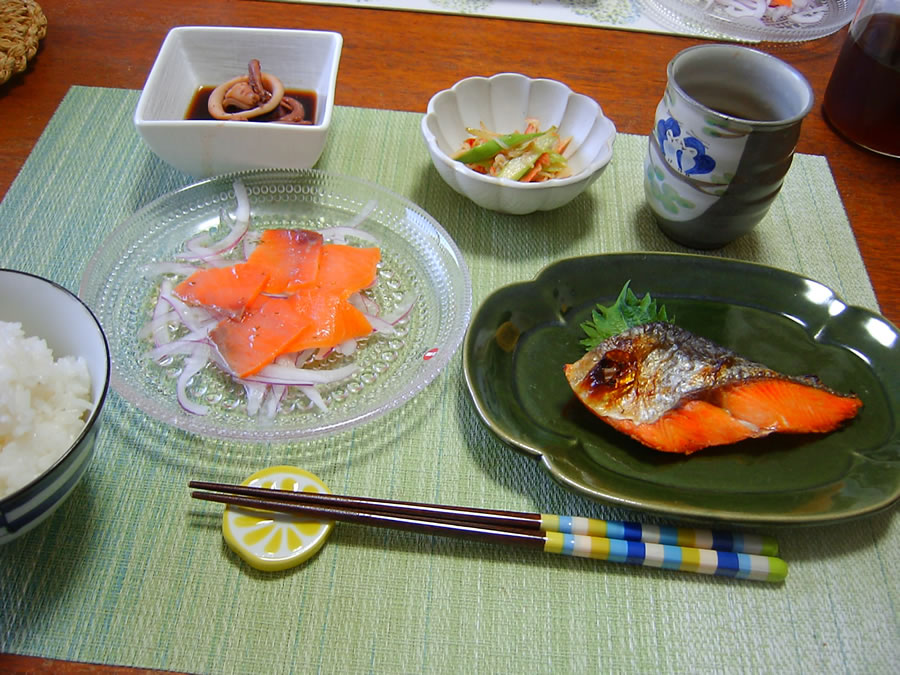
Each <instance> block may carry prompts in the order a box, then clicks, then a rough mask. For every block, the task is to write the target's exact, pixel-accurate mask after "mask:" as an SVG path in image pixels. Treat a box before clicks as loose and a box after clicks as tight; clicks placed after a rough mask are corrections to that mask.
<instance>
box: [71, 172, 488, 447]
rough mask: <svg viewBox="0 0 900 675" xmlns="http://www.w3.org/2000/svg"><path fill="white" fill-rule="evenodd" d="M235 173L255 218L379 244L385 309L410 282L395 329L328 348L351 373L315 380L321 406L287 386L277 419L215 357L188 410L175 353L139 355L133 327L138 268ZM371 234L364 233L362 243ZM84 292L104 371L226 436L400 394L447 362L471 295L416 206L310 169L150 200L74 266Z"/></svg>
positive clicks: (283, 426)
mask: <svg viewBox="0 0 900 675" xmlns="http://www.w3.org/2000/svg"><path fill="white" fill-rule="evenodd" d="M235 178H240V179H241V180H242V181H243V183H244V185H245V186H246V188H247V191H248V193H249V197H250V205H251V225H250V228H251V230H264V229H268V228H305V229H324V228H329V227H335V226H341V225H346V224H348V223H354V222H355V221H359V220H360V219H361V218H360V217H359V215H360V214H361V213H364V212H368V211H369V210H370V209H371V212H368V213H367V215H365V217H364V218H362V219H361V220H362V222H360V223H359V224H358V225H357V227H358V228H359V229H360V230H362V231H364V232H365V233H368V234H369V235H371V236H374V237H375V238H376V239H377V240H378V242H379V246H380V248H381V252H382V262H381V264H380V265H379V272H378V280H377V283H376V284H375V286H374V288H373V289H371V290H370V291H367V293H371V294H372V295H373V297H374V299H375V300H376V302H378V304H379V306H380V307H381V309H382V311H384V312H386V313H387V312H390V311H391V309H392V308H394V307H395V306H397V305H398V304H399V303H401V302H402V298H404V297H405V296H407V294H409V293H413V294H414V295H415V296H416V301H415V304H414V305H413V308H412V311H411V312H410V314H409V315H408V317H407V318H406V319H404V320H403V321H401V322H400V323H399V324H398V325H397V332H396V334H394V335H384V336H373V337H370V338H367V339H365V340H364V341H363V342H361V343H360V345H359V348H358V349H357V350H356V352H355V353H354V354H352V355H351V356H333V357H330V358H331V359H333V363H331V364H328V365H329V367H330V366H331V365H333V366H334V367H338V366H341V365H346V364H347V363H350V362H352V363H355V364H356V365H357V366H358V367H359V369H358V371H357V372H356V373H355V374H354V375H353V376H351V378H349V379H347V380H344V381H341V382H338V383H334V384H329V385H323V386H321V387H320V393H321V394H322V396H323V398H324V400H325V403H326V404H327V410H325V411H322V410H320V409H319V408H317V407H316V406H315V405H312V404H311V402H310V401H309V400H308V399H307V398H306V397H305V395H303V394H302V393H301V392H289V393H288V394H287V395H286V396H285V397H284V398H283V399H282V401H281V404H280V410H279V413H278V414H277V415H276V416H275V417H274V418H273V419H267V418H265V417H264V416H249V415H248V413H247V406H246V394H245V392H244V390H243V387H241V386H240V385H238V384H236V383H235V382H234V381H233V380H232V379H231V378H230V377H229V376H228V375H226V374H225V373H224V372H223V371H221V370H220V369H219V368H218V367H216V366H215V365H212V364H209V365H207V367H206V368H204V369H203V370H202V371H201V372H200V373H198V374H197V375H196V376H195V377H194V378H193V379H192V380H191V382H190V384H189V387H188V392H189V394H190V395H191V396H192V397H193V398H194V400H197V401H198V402H200V403H202V404H203V405H206V406H208V408H209V414H207V415H194V414H190V413H188V412H186V411H184V410H183V409H182V408H181V406H180V405H179V403H178V400H177V396H176V380H177V377H178V374H179V372H180V366H181V362H182V359H180V358H178V359H175V360H174V361H173V362H171V363H168V364H167V365H165V366H161V365H159V364H157V363H156V362H155V361H152V360H151V359H149V358H147V356H146V354H147V351H148V350H149V348H150V347H151V343H150V341H149V339H143V338H142V337H141V329H142V327H144V325H145V324H146V323H147V321H148V320H149V318H150V313H151V310H152V307H153V304H154V302H155V299H156V294H157V291H158V288H159V284H160V281H161V275H160V274H158V273H156V272H148V271H145V270H146V269H147V268H148V266H150V267H152V265H153V264H154V263H162V262H169V261H173V260H175V258H176V255H177V254H178V253H179V252H181V251H182V250H183V249H184V245H185V242H187V241H188V240H189V239H190V238H191V237H193V236H195V235H197V234H198V233H201V232H204V231H209V230H211V229H212V228H215V227H217V226H218V225H219V223H220V214H221V212H223V211H224V212H226V213H233V211H234V208H235V203H236V200H235V194H234V190H233V187H232V185H233V182H234V180H235ZM363 245H371V244H363ZM79 295H80V296H81V298H82V299H83V300H84V301H85V302H86V303H87V304H88V305H89V306H90V307H91V308H92V309H93V310H94V311H95V313H96V314H97V317H98V319H99V320H100V322H101V324H102V325H103V327H104V329H105V330H106V333H107V335H108V336H109V343H110V355H111V359H112V371H111V383H112V385H113V387H114V388H115V389H116V391H118V392H119V393H120V394H121V395H122V396H123V397H124V398H125V399H126V400H128V401H129V402H130V403H132V404H134V405H135V406H137V407H138V408H140V409H141V410H143V411H144V412H145V413H146V414H148V415H150V416H151V417H153V418H156V419H157V420H160V421H162V422H165V423H167V424H171V425H173V426H175V427H178V428H180V429H183V430H185V431H188V432H192V433H195V434H199V435H203V436H210V437H215V438H223V439H239V440H248V441H279V440H285V441H286V440H297V439H309V438H313V437H316V436H321V435H324V434H328V433H333V432H337V431H341V430H345V429H349V428H351V427H354V426H356V425H359V424H362V423H364V422H367V421H370V420H373V419H375V418H377V417H379V416H381V415H383V414H384V413H386V412H388V411H390V410H392V409H394V408H397V407H398V406H400V405H402V404H403V403H405V402H406V401H408V400H409V399H411V398H412V397H413V396H415V395H416V394H417V393H418V392H420V391H421V390H422V389H424V388H425V387H426V385H428V384H429V383H430V382H431V381H432V380H433V379H434V378H435V377H437V375H438V374H439V373H440V372H441V370H442V369H443V368H444V367H445V366H446V365H447V363H448V362H449V361H450V359H451V358H452V357H453V355H454V353H455V352H456V351H457V349H458V348H459V346H460V343H461V342H462V339H463V335H464V333H465V330H466V327H467V325H468V321H469V316H470V312H471V302H472V285H471V279H470V277H469V271H468V268H467V266H466V263H465V261H464V260H463V257H462V254H461V252H460V251H459V249H458V247H457V246H456V244H455V243H454V242H453V240H452V239H451V238H450V236H449V235H448V234H447V232H446V231H445V230H444V229H443V228H442V227H441V225H440V224H439V223H438V222H437V221H435V220H434V219H433V218H432V217H431V216H430V215H428V213H426V212H425V211H424V210H422V209H421V208H419V207H418V206H416V205H415V204H413V203H412V202H410V201H408V200H407V199H405V198H403V197H401V196H399V195H396V194H394V193H392V192H390V191H388V190H385V189H384V188H381V187H379V186H377V185H375V184H373V183H369V182H367V181H363V180H359V179H355V178H350V177H343V176H338V175H334V174H328V173H324V172H321V171H317V170H312V169H311V170H305V171H297V172H288V171H255V172H247V173H239V174H231V175H228V176H222V177H218V178H212V179H209V180H206V181H202V182H199V183H196V184H194V185H191V186H189V187H186V188H184V189H181V190H177V191H175V192H172V193H170V194H167V195H164V196H163V197H160V198H159V199H157V200H156V201H154V202H152V203H151V204H148V205H147V206H145V207H144V208H142V209H141V210H140V211H138V212H137V213H135V214H134V215H133V216H132V217H131V218H129V219H128V220H126V221H125V222H123V223H122V224H121V225H119V226H118V227H117V229H116V230H115V231H114V232H113V233H112V234H111V235H110V236H109V237H107V239H106V240H105V241H104V242H103V243H102V244H101V246H100V248H99V249H98V251H97V253H96V254H95V255H94V257H93V258H92V259H91V260H90V262H89V263H88V265H87V268H86V270H85V273H84V277H83V278H82V282H81V288H80V291H79Z"/></svg>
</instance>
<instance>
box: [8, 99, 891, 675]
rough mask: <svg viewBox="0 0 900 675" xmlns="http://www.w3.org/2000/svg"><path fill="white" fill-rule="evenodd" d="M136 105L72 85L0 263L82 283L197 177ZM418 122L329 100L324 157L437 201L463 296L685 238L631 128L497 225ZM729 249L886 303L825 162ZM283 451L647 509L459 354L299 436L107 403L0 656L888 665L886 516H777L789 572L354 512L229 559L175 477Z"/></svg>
mask: <svg viewBox="0 0 900 675" xmlns="http://www.w3.org/2000/svg"><path fill="white" fill-rule="evenodd" d="M137 97H138V93H137V92H134V91H123V90H112V89H98V88H85V87H75V88H73V89H72V90H71V91H70V92H69V94H68V95H67V96H66V98H65V100H64V101H63V102H62V104H61V105H60V108H59V110H58V111H57V113H56V114H55V115H54V117H53V119H52V120H51V122H50V124H49V125H48V127H47V129H46V131H45V133H44V134H43V135H42V137H41V139H40V141H39V142H38V144H37V146H36V147H35V149H34V152H33V153H32V155H31V157H30V158H29V159H28V161H27V163H26V164H25V166H24V168H23V170H22V172H21V174H20V175H19V177H18V178H17V179H16V181H15V183H14V184H13V186H12V188H11V189H10V191H9V193H8V195H7V196H6V198H5V199H4V201H3V202H2V203H0V266H4V267H11V268H16V269H21V270H26V271H30V272H34V273H37V274H41V275H44V276H47V277H50V278H52V279H54V280H56V281H58V282H60V283H61V284H63V285H65V286H67V287H68V288H70V289H73V290H75V289H77V287H78V282H79V279H80V276H81V273H82V270H83V268H84V264H85V262H86V261H87V259H88V258H89V257H90V256H91V255H92V254H93V252H94V250H95V249H96V247H97V246H98V245H99V243H100V242H101V241H102V239H103V237H104V236H105V235H106V234H108V233H109V232H110V231H111V229H112V228H113V227H115V225H116V224H117V223H118V222H119V221H120V220H121V219H122V218H124V217H126V216H127V215H128V214H130V213H132V212H133V211H134V210H135V209H137V208H139V207H140V206H142V205H143V204H145V203H147V202H148V201H150V200H152V199H154V198H156V197H158V196H160V195H161V194H164V193H165V192H167V191H170V190H172V189H175V188H177V187H180V186H183V185H186V184H188V183H190V182H191V180H190V179H189V178H188V177H187V176H185V175H182V174H179V173H177V172H175V171H173V170H172V169H170V168H169V167H168V166H166V165H165V164H163V163H162V162H161V161H160V160H158V159H157V158H156V157H155V156H153V155H152V154H151V153H150V152H149V151H148V150H147V149H146V148H145V147H144V146H143V144H142V142H141V140H140V138H139V137H138V136H137V134H136V133H135V131H134V129H133V128H132V124H131V115H132V112H133V110H134V106H135V104H136V102H137ZM420 119H421V116H420V115H417V114H411V113H401V112H388V111H375V110H365V109H358V108H347V107H340V108H338V109H337V110H336V113H335V117H334V127H333V131H332V135H331V138H330V141H329V144H328V147H327V149H326V151H325V154H324V155H323V156H322V159H321V160H320V162H319V164H318V168H320V169H323V170H329V171H333V172H337V173H345V174H352V175H356V176H360V177H364V178H368V179H371V180H374V181H376V182H378V183H380V184H382V185H384V186H385V187H387V188H389V189H391V190H394V191H396V192H399V193H401V194H403V195H405V196H407V197H408V198H410V199H412V200H413V201H415V202H416V203H418V204H420V205H422V206H423V207H424V208H425V209H426V210H427V211H429V212H430V213H431V214H432V215H433V216H434V217H435V218H437V220H438V221H439V222H441V223H442V224H443V225H444V226H445V227H446V229H447V230H448V231H449V232H450V234H451V235H452V236H453V237H454V238H455V239H456V241H457V242H458V244H459V245H460V248H461V249H462V251H463V253H464V255H465V256H466V259H467V261H468V263H469V266H470V268H471V272H472V278H473V285H474V296H475V303H476V304H477V303H479V302H480V301H481V300H482V299H483V298H484V297H485V296H486V295H487V294H488V293H490V292H491V291H492V290H494V289H495V288H496V287H498V286H500V285H503V284H506V283H509V282H513V281H519V280H523V279H528V278H531V277H533V276H534V275H535V274H536V273H537V272H538V271H539V270H540V269H541V268H542V267H544V266H545V265H546V264H547V263H549V262H551V261H554V260H557V259H560V258H565V257H569V256H573V255H579V254H587V253H595V252H601V251H602V252H613V251H628V250H639V249H650V250H682V249H680V248H679V247H677V246H675V245H674V244H671V243H670V242H669V241H668V240H667V239H666V238H665V237H663V236H662V235H661V234H660V233H659V232H658V230H657V229H656V227H655V225H654V224H653V222H652V220H651V218H650V216H649V214H648V212H647V211H646V209H645V207H644V206H643V190H642V186H641V175H642V164H643V153H644V151H645V144H646V139H645V138H643V137H640V136H628V135H620V136H619V138H618V140H617V141H616V148H615V158H614V161H613V163H612V165H611V167H610V169H609V170H608V171H607V172H606V173H605V174H604V175H603V176H602V177H601V178H600V180H599V181H598V182H597V183H596V184H595V185H594V186H593V187H592V189H591V190H590V192H589V193H588V194H587V195H585V196H583V197H581V198H579V199H578V200H576V201H575V202H573V203H572V204H571V205H570V206H568V207H565V208H563V209H560V210H558V211H556V212H552V213H547V214H539V215H534V216H527V217H512V216H502V215H498V214H494V213H489V212H486V211H484V210H482V209H480V208H478V207H475V206H473V205H471V204H469V203H468V202H466V201H465V200H463V199H461V198H459V197H458V196H457V195H456V194H455V193H453V192H452V191H451V190H450V189H449V188H447V187H446V186H445V185H444V184H443V183H442V182H441V180H440V178H439V177H438V175H437V173H436V172H435V171H434V169H433V168H432V167H431V165H430V162H429V160H428V157H427V153H426V152H425V149H424V146H423V145H422V141H421V139H420V137H419V129H418V125H419V120H420ZM404 147H405V148H411V151H403V152H400V151H398V148H404ZM360 148H364V149H365V150H366V151H365V152H361V151H360ZM721 255H725V256H729V257H734V258H743V259H748V260H754V261H760V262H765V263H769V264H772V265H775V266H778V267H782V268H785V269H789V270H792V271H795V272H799V273H803V274H806V275H808V276H811V277H813V278H816V279H818V280H820V281H822V282H823V283H825V284H827V285H829V286H831V287H832V288H834V289H836V290H837V291H838V292H839V293H840V294H841V295H842V296H843V298H844V299H845V300H846V301H848V302H850V303H853V304H859V305H863V306H866V307H870V308H873V309H875V308H876V304H875V298H874V295H873V293H872V289H871V286H870V284H869V281H868V278H867V276H866V273H865V269H864V267H863V265H862V261H861V259H860V256H859V253H858V251H857V248H856V245H855V242H854V239H853V235H852V232H851V230H850V227H849V225H848V222H847V219H846V216H845V215H844V211H843V209H842V207H841V203H840V200H839V197H838V194H837V191H836V189H835V186H834V182H833V180H832V177H831V174H830V171H829V169H828V165H827V162H826V161H825V160H824V159H823V158H822V157H814V156H803V155H801V156H798V157H797V158H796V161H795V163H794V166H793V167H792V168H791V171H790V174H789V176H788V180H787V182H786V184H785V187H784V190H783V192H782V194H781V196H780V197H779V198H778V201H777V202H776V204H775V207H774V208H773V209H772V212H771V214H770V215H769V216H768V217H767V219H766V221H765V222H764V223H763V224H762V225H761V226H760V227H759V229H758V231H757V232H756V233H755V234H752V235H750V236H748V237H745V238H744V239H742V240H741V241H739V242H737V243H735V244H733V245H732V246H730V247H729V248H727V249H725V250H723V251H722V252H721ZM276 463H289V464H296V465H300V466H303V467H305V468H307V469H309V470H311V471H313V472H314V473H316V474H318V475H319V476H320V477H322V479H323V480H324V481H325V482H326V483H328V484H329V486H330V487H331V488H332V489H333V490H335V491H337V492H346V493H350V494H372V495H377V496H381V497H386V498H394V499H413V500H423V501H435V502H443V503H463V504H471V505H476V506H478V505H481V506H487V507H495V508H508V509H521V510H529V511H546V512H555V513H577V514H581V515H587V516H596V517H602V518H609V517H623V516H629V517H640V514H634V513H627V512H624V511H618V510H614V509H609V508H606V507H604V506H602V505H600V504H598V503H595V502H591V501H589V500H587V499H585V498H582V497H581V496H579V495H575V494H572V493H570V492H567V491H566V490H564V489H562V488H561V487H559V486H558V485H557V484H555V483H554V482H553V481H552V480H551V479H549V478H548V477H547V476H546V475H545V474H544V473H543V472H542V471H541V470H540V468H539V467H538V465H537V463H536V462H534V461H532V460H531V459H529V458H526V457H524V456H522V455H520V454H518V453H516V452H513V451H512V450H510V449H508V448H507V447H506V446H504V445H502V444H501V443H500V442H499V441H497V440H496V439H495V438H494V437H493V436H492V435H491V434H490V433H489V432H488V431H486V430H485V428H484V427H483V426H482V425H481V424H480V422H479V421H478V420H477V418H476V416H475V413H474V411H473V409H472V407H471V405H470V402H469V400H468V395H467V393H466V390H465V385H464V382H463V379H462V376H461V364H460V358H459V356H458V355H457V357H456V358H455V359H454V360H453V361H452V362H451V364H450V366H449V368H448V369H447V371H446V372H445V373H444V374H442V375H441V376H440V377H439V378H438V379H437V380H436V381H435V382H434V383H432V385H430V386H429V387H428V389H427V390H426V391H425V392H423V393H422V394H421V395H420V396H418V397H417V398H416V399H414V400H413V401H412V402H410V403H409V404H407V405H406V406H404V407H403V408H401V409H400V410H398V411H395V412H394V413H392V414H389V415H387V416H386V417H384V418H382V419H381V420H379V421H376V422H374V423H371V424H369V425H366V426H363V427H361V428H359V429H357V430H355V431H353V432H347V433H344V434H341V435H338V436H335V437H331V438H326V439H321V440H317V441H312V442H308V443H300V444H296V445H275V446H261V447H251V448H247V447H243V446H241V445H239V444H233V443H228V442H220V441H205V440H200V439H197V438H195V437H193V436H190V435H188V434H184V433H181V432H179V431H177V430H173V429H170V428H167V427H164V426H162V425H160V424H159V423H157V422H155V421H153V420H151V419H149V418H147V417H146V416H144V415H143V414H142V413H140V412H139V411H137V410H135V409H133V408H132V407H130V406H129V405H127V404H125V403H124V401H123V400H122V399H121V398H119V397H118V396H117V395H116V394H115V393H111V395H110V397H109V399H108V403H107V406H106V408H105V411H104V415H103V427H102V430H101V432H100V435H99V438H98V441H97V447H96V456H95V459H94V461H93V463H92V464H91V466H90V468H89V470H88V472H87V474H86V476H85V478H84V480H83V481H82V482H81V483H80V485H79V486H78V488H77V489H76V490H75V492H74V493H73V494H72V496H71V497H70V499H69V500H68V501H67V502H66V503H65V504H63V506H62V507H61V508H60V509H59V510H58V511H57V512H56V513H55V514H54V515H53V516H52V518H51V519H50V520H48V521H47V522H46V523H44V524H43V525H42V526H41V527H39V528H37V529H36V530H34V531H32V532H30V533H29V534H27V535H25V536H23V537H22V538H20V539H18V540H16V541H14V542H13V543H11V544H9V545H7V546H5V547H3V548H2V549H0V651H7V652H15V653H23V654H34V655H40V656H46V657H54V658H65V659H74V660H81V661H91V662H104V663H115V664H125V665H138V666H142V667H152V668H166V669H180V670H188V671H193V672H254V673H258V672H290V671H296V672H316V671H321V672H328V673H332V672H333V673H362V672H379V673H411V672H446V673H460V672H463V673H465V672H473V673H487V672H504V673H506V672H548V673H549V672H554V673H557V672H622V671H642V672H648V671H649V672H660V671H670V672H684V671H688V670H696V671H705V672H709V671H715V672H747V671H757V672H758V671H771V670H776V669H777V670H781V671H787V672H811V673H812V672H816V673H817V672H834V671H843V672H869V673H871V672H885V673H887V672H891V670H892V668H893V667H894V666H895V665H896V663H897V662H898V661H900V647H898V645H900V640H898V635H900V630H898V615H897V607H900V594H898V582H897V579H898V578H900V569H898V567H900V565H898V556H897V553H896V552H897V550H900V527H898V524H897V519H896V518H893V517H892V516H891V514H890V513H888V514H881V515H878V516H874V517H871V518H867V519H865V520H862V521H859V522H856V523H852V524H846V525H839V526H831V527H821V528H814V529H794V530H787V531H781V532H779V542H780V544H781V547H782V553H783V555H784V557H785V558H786V559H787V560H788V561H789V562H790V564H791V573H790V576H789V578H788V580H787V582H786V583H785V584H783V585H781V586H770V585H767V584H756V583H749V582H744V583H741V582H736V581H733V580H727V579H722V578H707V577H700V576H696V575H688V574H678V573H670V572H660V571H654V570H648V569H644V568H634V567H626V566H621V565H613V564H604V563H597V562H591V561H585V560H579V559H571V558H562V557H552V556H545V555H542V554H540V553H534V552H531V551H520V550H512V549H504V548H498V547H492V546H490V545H487V544H484V545H482V544H472V543H465V542H461V541H456V540H447V539H440V538H432V537H426V536H419V535H414V534H408V533H400V532H388V531H379V530H368V529H364V528H361V527H356V526H352V525H339V526H338V527H337V528H336V530H335V532H334V534H333V535H332V537H331V539H330V541H329V543H328V545H326V546H325V548H324V549H323V550H322V551H321V552H320V553H319V554H318V555H317V556H316V557H315V558H314V559H313V560H311V561H310V562H309V563H307V564H306V565H304V566H302V567H299V568H296V569H294V570H291V571H287V572H281V573H274V574H264V573H258V572H255V571H253V570H251V569H249V568H247V567H246V566H245V565H244V564H242V563H241V562H240V560H239V559H238V558H237V557H236V556H235V555H233V554H232V553H231V552H230V551H229V550H228V548H227V547H226V546H225V544H224V542H223V540H222V537H221V533H220V517H219V516H218V515H216V514H218V513H219V511H218V509H215V508H212V507H209V506H207V505H203V504H197V503H192V502H191V500H190V499H189V497H188V491H187V489H186V483H187V481H188V480H189V479H190V478H208V479H212V480H228V481H237V480H240V479H242V478H243V477H245V476H246V475H249V474H250V473H252V472H253V471H255V470H257V469H259V468H261V467H263V466H267V465H270V464H276Z"/></svg>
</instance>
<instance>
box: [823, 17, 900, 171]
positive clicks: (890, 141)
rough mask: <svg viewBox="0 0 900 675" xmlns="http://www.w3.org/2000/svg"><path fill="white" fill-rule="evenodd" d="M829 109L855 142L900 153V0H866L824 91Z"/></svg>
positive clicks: (836, 124)
mask: <svg viewBox="0 0 900 675" xmlns="http://www.w3.org/2000/svg"><path fill="white" fill-rule="evenodd" d="M824 109H825V116H826V117H827V119H828V121H829V122H831V124H832V125H833V126H834V127H835V129H836V130H837V131H839V132H840V133H841V134H842V135H843V136H845V137H846V138H848V139H849V140H851V141H852V142H854V143H856V144H857V145H861V146H862V147H864V148H868V149H869V150H873V151H875V152H879V153H881V154H884V155H890V156H892V157H900V0H862V3H861V4H860V6H859V9H858V10H857V13H856V16H855V17H854V19H853V21H852V22H851V24H850V32H849V36H848V37H847V41H846V43H844V46H843V48H842V49H841V53H840V56H838V60H837V63H836V64H835V66H834V71H833V72H832V74H831V79H830V80H829V82H828V88H827V89H826V90H825V102H824Z"/></svg>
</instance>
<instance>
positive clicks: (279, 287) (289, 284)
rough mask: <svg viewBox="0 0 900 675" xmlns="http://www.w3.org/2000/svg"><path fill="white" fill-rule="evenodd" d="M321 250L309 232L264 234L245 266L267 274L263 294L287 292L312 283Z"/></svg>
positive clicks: (319, 237) (316, 235)
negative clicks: (267, 278) (267, 277)
mask: <svg viewBox="0 0 900 675" xmlns="http://www.w3.org/2000/svg"><path fill="white" fill-rule="evenodd" d="M322 246H323V243H322V235H321V234H319V233H318V232H313V231H312V230H265V231H264V232H263V233H262V237H261V238H260V241H259V244H258V245H257V247H256V248H255V249H254V250H253V252H252V253H251V254H250V256H249V257H248V258H247V264H248V265H251V266H253V267H256V268H258V269H261V270H265V271H266V272H267V273H268V275H269V280H268V282H267V283H266V286H265V288H264V291H265V292H266V293H286V292H291V291H293V290H296V289H297V288H300V287H301V286H304V285H307V284H311V283H313V282H314V281H315V280H316V278H317V276H318V274H319V258H320V255H321V252H322Z"/></svg>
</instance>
